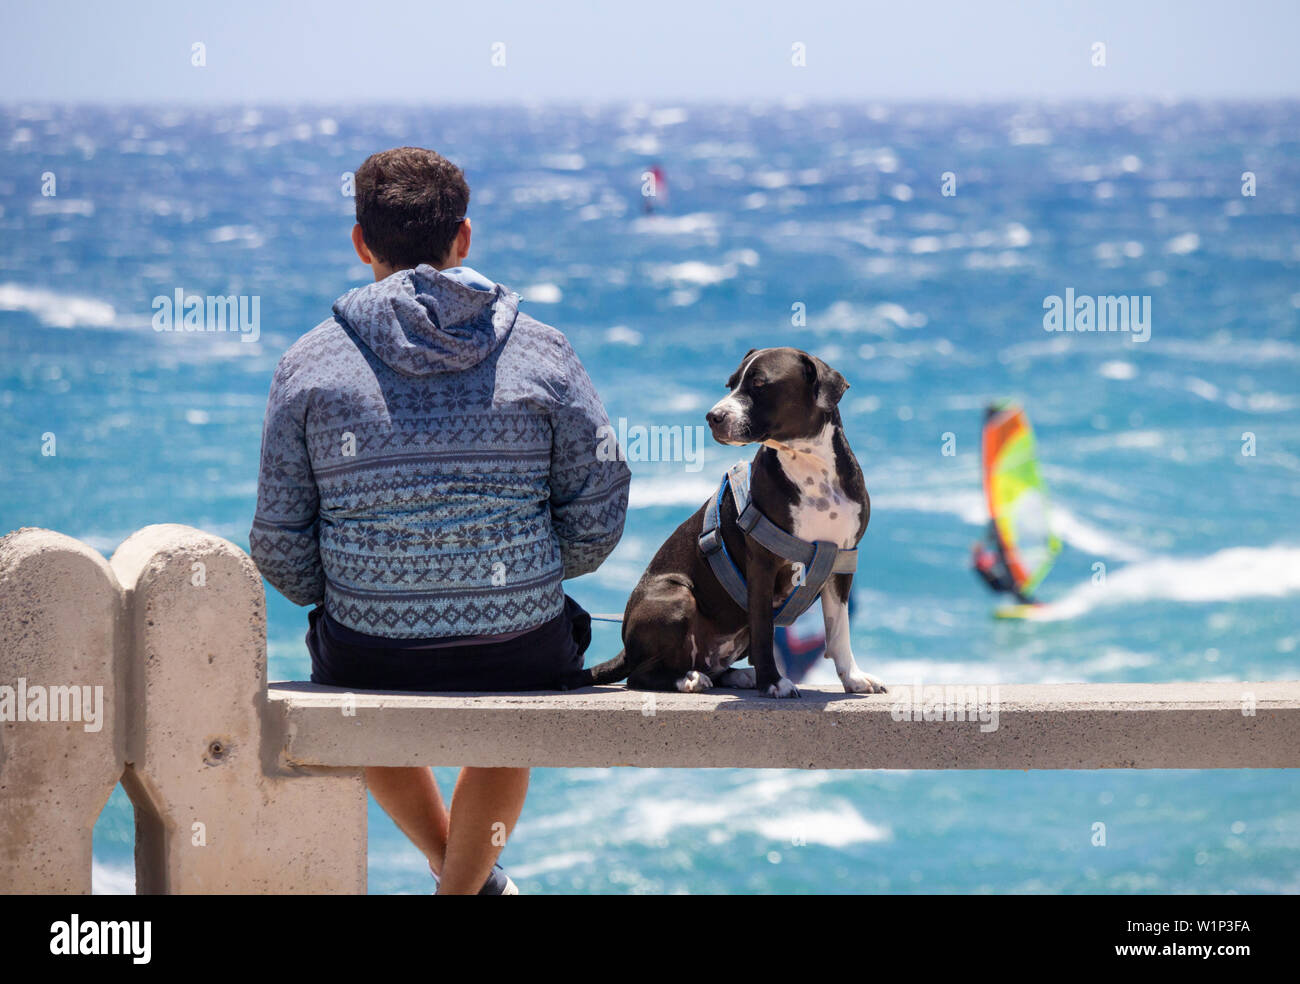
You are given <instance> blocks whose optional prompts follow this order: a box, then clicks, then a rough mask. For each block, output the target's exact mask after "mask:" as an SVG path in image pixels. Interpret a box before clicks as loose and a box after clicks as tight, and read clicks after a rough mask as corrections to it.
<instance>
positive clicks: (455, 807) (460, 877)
mask: <svg viewBox="0 0 1300 984" xmlns="http://www.w3.org/2000/svg"><path fill="white" fill-rule="evenodd" d="M527 793H528V770H527V769H486V768H477V767H475V768H471V767H466V768H464V769H461V770H460V777H459V778H458V779H457V780H456V792H455V794H454V795H453V796H452V798H451V823H450V833H449V835H448V837H447V839H446V848H445V859H446V860H445V863H444V864H443V866H442V869H441V871H440V872H439V875H440V880H439V883H438V894H440V895H477V894H478V891H479V889H481V888H482V887H483V883H484V882H486V881H487V878H488V875H489V874H491V872H492V866H493V865H494V864H496V860H497V857H498V856H499V855H500V854H501V848H503V847H504V846H505V843H506V839H507V838H508V837H509V836H510V832H511V831H512V830H514V829H515V822H516V821H518V819H519V814H520V812H521V811H522V810H523V808H524V796H525V795H526V794H527Z"/></svg>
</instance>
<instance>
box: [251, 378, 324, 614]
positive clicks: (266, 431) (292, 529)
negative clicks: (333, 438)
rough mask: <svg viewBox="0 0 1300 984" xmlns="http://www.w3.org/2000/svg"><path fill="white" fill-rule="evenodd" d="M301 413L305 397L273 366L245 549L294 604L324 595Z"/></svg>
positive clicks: (316, 495)
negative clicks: (251, 515) (251, 519)
mask: <svg viewBox="0 0 1300 984" xmlns="http://www.w3.org/2000/svg"><path fill="white" fill-rule="evenodd" d="M306 415H307V400H306V394H304V393H301V392H298V391H296V389H295V387H294V386H293V384H292V382H291V380H290V379H289V378H288V374H287V373H286V372H285V371H284V370H283V368H282V367H277V368H276V371H275V376H274V378H273V379H272V380H271V396H270V399H269V400H268V401H267V405H266V423H265V425H264V426H263V429H262V464H261V468H260V469H259V471H258V476H257V513H256V514H255V515H254V517H253V528H252V529H251V530H250V531H249V534H248V549H249V553H250V554H252V557H253V561H254V563H256V564H257V567H258V570H260V571H261V572H262V576H263V577H264V578H266V579H267V580H268V581H270V582H271V584H272V585H273V586H274V587H275V589H276V590H277V591H279V592H280V593H281V594H282V595H284V596H285V597H286V598H288V599H289V600H290V601H292V602H293V603H294V604H296V605H314V604H318V603H319V602H321V601H322V600H323V599H324V597H325V570H324V568H323V567H322V566H321V561H320V540H319V539H318V526H319V522H320V516H319V508H320V495H319V493H318V492H317V489H316V478H315V476H314V475H313V474H312V470H311V460H310V458H309V457H308V455H307V439H306V433H305V426H306Z"/></svg>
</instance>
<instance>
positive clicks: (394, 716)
mask: <svg viewBox="0 0 1300 984" xmlns="http://www.w3.org/2000/svg"><path fill="white" fill-rule="evenodd" d="M74 688H75V689H74ZM803 695H804V696H803V698H802V699H801V700H797V701H773V700H770V699H768V698H765V697H759V696H756V695H753V694H742V693H739V692H736V691H711V692H707V693H704V694H647V693H641V692H635V691H628V690H626V689H624V688H623V687H605V688H597V689H592V690H586V691H578V692H574V693H569V694H537V695H504V694H497V695H456V696H449V695H426V694H389V693H382V694H381V693H355V694H353V693H345V692H342V691H338V690H332V689H329V688H325V687H316V686H313V685H311V684H305V683H277V684H271V685H270V686H269V687H268V685H267V681H266V609H265V596H264V594H263V587H262V581H261V578H260V577H259V576H258V573H257V569H256V568H255V567H254V565H253V563H252V561H251V560H249V558H248V556H247V555H246V554H244V553H243V551H241V550H239V549H238V548H237V547H235V546H234V545H233V544H230V543H228V542H227V541H225V540H222V539H220V538H218V537H215V536H211V535H209V534H207V533H203V532H201V531H199V530H195V529H191V528H189V527H184V526H150V527H146V528H145V529H143V530H140V531H139V532H138V533H136V534H135V535H133V536H132V537H130V538H129V539H128V540H127V541H126V542H125V543H123V544H122V545H121V546H120V547H119V548H118V549H117V551H116V552H115V553H114V554H113V557H112V559H111V560H110V561H107V562H106V561H105V560H104V559H103V557H101V556H100V555H99V554H98V553H97V552H95V551H94V550H92V549H90V548H89V547H87V546H85V545H84V544H82V543H79V542H78V541H76V540H73V539H71V538H69V537H66V536H63V535H61V534H58V533H52V532H50V531H48V530H38V529H24V530H19V531H17V532H16V533H12V534H10V535H9V536H7V537H5V538H4V539H3V540H0V893H6V892H40V893H78V892H88V891H89V890H90V872H91V832H92V829H93V827H94V824H95V820H96V819H97V818H98V816H99V814H100V811H101V810H102V809H103V807H104V804H105V802H106V801H107V799H108V796H109V794H110V793H111V792H112V790H113V787H114V786H115V785H116V784H117V783H118V782H119V781H120V782H121V783H122V784H123V786H124V787H125V789H126V791H127V793H128V794H129V796H130V798H131V801H132V803H133V804H134V807H135V816H136V884H137V891H139V892H142V893H145V892H147V893H191V892H192V893H212V892H232V893H249V892H252V893H272V892H285V893H289V892H312V893H317V892H318V893H330V892H364V891H365V886H366V792H365V786H364V782H363V779H362V771H361V770H362V767H364V766H367V765H482V766H507V765H508V766H551V767H566V766H573V767H584V766H615V765H624V766H661V767H681V768H700V767H703V768H724V767H737V768H806V769H1100V768H1127V769H1202V768H1294V767H1300V682H1274V683H1170V684H1069V685H1050V686H1000V687H998V686H992V687H989V686H983V687H947V688H917V687H909V686H906V685H898V686H895V687H894V688H893V689H892V691H891V693H889V694H881V695H875V696H853V695H847V694H843V693H838V692H832V691H829V690H818V689H812V688H807V689H804V690H803Z"/></svg>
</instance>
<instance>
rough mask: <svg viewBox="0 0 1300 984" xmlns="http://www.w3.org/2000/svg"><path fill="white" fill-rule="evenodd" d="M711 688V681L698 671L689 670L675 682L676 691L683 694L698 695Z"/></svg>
mask: <svg viewBox="0 0 1300 984" xmlns="http://www.w3.org/2000/svg"><path fill="white" fill-rule="evenodd" d="M712 686H713V681H712V680H710V679H709V677H708V676H707V675H706V674H704V673H701V672H700V671H699V670H690V671H688V672H687V674H686V676H684V677H682V678H681V679H680V680H678V681H677V689H678V690H680V691H681V692H682V693H684V694H698V693H701V692H702V691H705V690H708V689H709V688H710V687H712Z"/></svg>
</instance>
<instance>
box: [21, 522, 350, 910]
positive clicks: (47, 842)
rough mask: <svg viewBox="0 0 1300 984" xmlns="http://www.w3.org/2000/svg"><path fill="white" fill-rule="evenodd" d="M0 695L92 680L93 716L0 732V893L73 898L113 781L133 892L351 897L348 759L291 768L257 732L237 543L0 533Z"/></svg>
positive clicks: (260, 662)
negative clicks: (124, 818)
mask: <svg viewBox="0 0 1300 984" xmlns="http://www.w3.org/2000/svg"><path fill="white" fill-rule="evenodd" d="M0 639H3V645H2V646H0V687H2V686H4V685H7V684H8V685H13V683H14V681H15V680H17V679H18V678H19V677H25V678H26V679H27V680H29V681H31V682H32V683H42V684H46V685H81V684H83V683H84V684H94V685H102V686H103V687H104V695H105V699H104V705H105V708H106V712H105V714H106V717H107V718H108V723H107V724H106V726H105V727H104V728H103V730H101V731H100V732H98V733H89V732H86V731H85V730H84V728H83V726H82V725H81V724H79V723H67V722H48V721H44V722H42V721H10V722H5V723H3V724H0V892H88V891H89V889H90V850H91V831H92V828H93V826H94V822H95V820H96V818H97V817H98V816H99V813H100V811H101V810H102V808H103V805H104V802H105V801H106V799H107V797H108V795H109V793H110V792H111V791H112V788H113V786H114V784H116V783H117V782H118V780H119V779H120V780H121V781H122V783H123V785H124V786H125V788H126V790H127V792H128V793H129V795H130V796H131V800H132V802H133V804H134V805H135V811H136V883H137V891H139V892H142V893H146V892H147V893H288V892H312V893H320V892H364V891H365V877H366V855H365V851H366V794H365V786H364V783H363V781H362V774H361V771H360V770H359V769H356V768H350V769H310V768H306V769H294V768H287V767H285V766H284V765H282V764H281V762H280V756H279V744H280V741H281V736H280V735H279V733H278V732H276V731H275V730H274V726H275V724H276V723H277V722H276V721H274V720H273V721H272V727H271V728H269V729H268V728H267V727H266V724H265V722H266V714H265V708H266V610H265V597H264V595H263V590H262V581H261V578H260V577H259V576H258V573H257V569H256V568H255V567H254V566H253V563H252V561H251V560H249V558H248V557H247V555H246V554H244V552H243V551H241V550H239V549H238V548H237V547H235V546H234V545H233V544H230V543H228V542H226V541H225V540H222V539H220V538H218V537H214V536H211V535H209V534H207V533H203V532H201V531H199V530H195V529H191V528H189V527H185V526H150V527H146V528H145V529H143V530H141V531H139V532H138V533H136V534H135V535H134V536H132V537H130V538H129V539H128V540H127V541H126V542H125V543H123V544H122V546H121V547H119V548H118V550H117V552H116V553H115V554H114V555H113V558H112V562H111V564H108V563H105V562H104V560H103V558H102V557H100V556H99V554H97V553H95V552H94V551H92V550H90V549H89V548H87V547H85V546H83V545H82V544H79V543H77V542H76V541H75V540H71V539H69V538H68V537H64V536H61V535H59V534H56V533H50V532H48V531H44V530H19V531H18V532H16V533H13V534H10V535H9V536H7V537H5V538H4V539H3V540H0Z"/></svg>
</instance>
